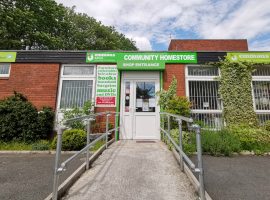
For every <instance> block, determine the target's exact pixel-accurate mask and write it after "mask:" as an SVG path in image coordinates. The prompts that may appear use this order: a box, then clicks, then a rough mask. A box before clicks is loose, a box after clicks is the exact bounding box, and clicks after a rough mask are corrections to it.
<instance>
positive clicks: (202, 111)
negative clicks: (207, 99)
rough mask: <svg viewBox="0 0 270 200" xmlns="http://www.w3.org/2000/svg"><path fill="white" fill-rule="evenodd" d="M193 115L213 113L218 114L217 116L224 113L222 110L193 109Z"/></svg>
mask: <svg viewBox="0 0 270 200" xmlns="http://www.w3.org/2000/svg"><path fill="white" fill-rule="evenodd" d="M190 112H191V113H202V114H208V113H209V114H212V113H216V114H221V113H222V110H195V109H192V110H191V111H190Z"/></svg>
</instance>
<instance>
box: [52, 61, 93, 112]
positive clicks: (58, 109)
mask: <svg viewBox="0 0 270 200" xmlns="http://www.w3.org/2000/svg"><path fill="white" fill-rule="evenodd" d="M65 66H94V74H93V75H91V76H70V75H68V76H67V75H63V71H64V67H65ZM64 80H92V81H93V86H92V99H91V100H92V102H94V101H95V91H96V65H85V64H82V65H81V64H68V65H67V64H63V65H61V69H60V77H59V83H58V86H59V87H58V94H57V106H56V108H57V113H58V112H60V113H61V109H60V100H61V94H62V85H63V81H64Z"/></svg>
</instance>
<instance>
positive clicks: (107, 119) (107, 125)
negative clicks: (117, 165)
mask: <svg viewBox="0 0 270 200" xmlns="http://www.w3.org/2000/svg"><path fill="white" fill-rule="evenodd" d="M109 115H110V114H106V149H107V148H108V134H109V132H108V131H109Z"/></svg>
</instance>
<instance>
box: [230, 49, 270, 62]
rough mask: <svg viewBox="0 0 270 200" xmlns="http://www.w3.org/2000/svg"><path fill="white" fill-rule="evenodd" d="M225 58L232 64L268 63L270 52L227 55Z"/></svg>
mask: <svg viewBox="0 0 270 200" xmlns="http://www.w3.org/2000/svg"><path fill="white" fill-rule="evenodd" d="M227 58H228V59H229V60H230V61H233V62H237V61H242V62H254V63H269V62H270V52H250V53H239V52H238V53H227Z"/></svg>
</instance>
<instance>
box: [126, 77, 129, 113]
mask: <svg viewBox="0 0 270 200" xmlns="http://www.w3.org/2000/svg"><path fill="white" fill-rule="evenodd" d="M129 111H130V82H129V81H128V82H125V112H129Z"/></svg>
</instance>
